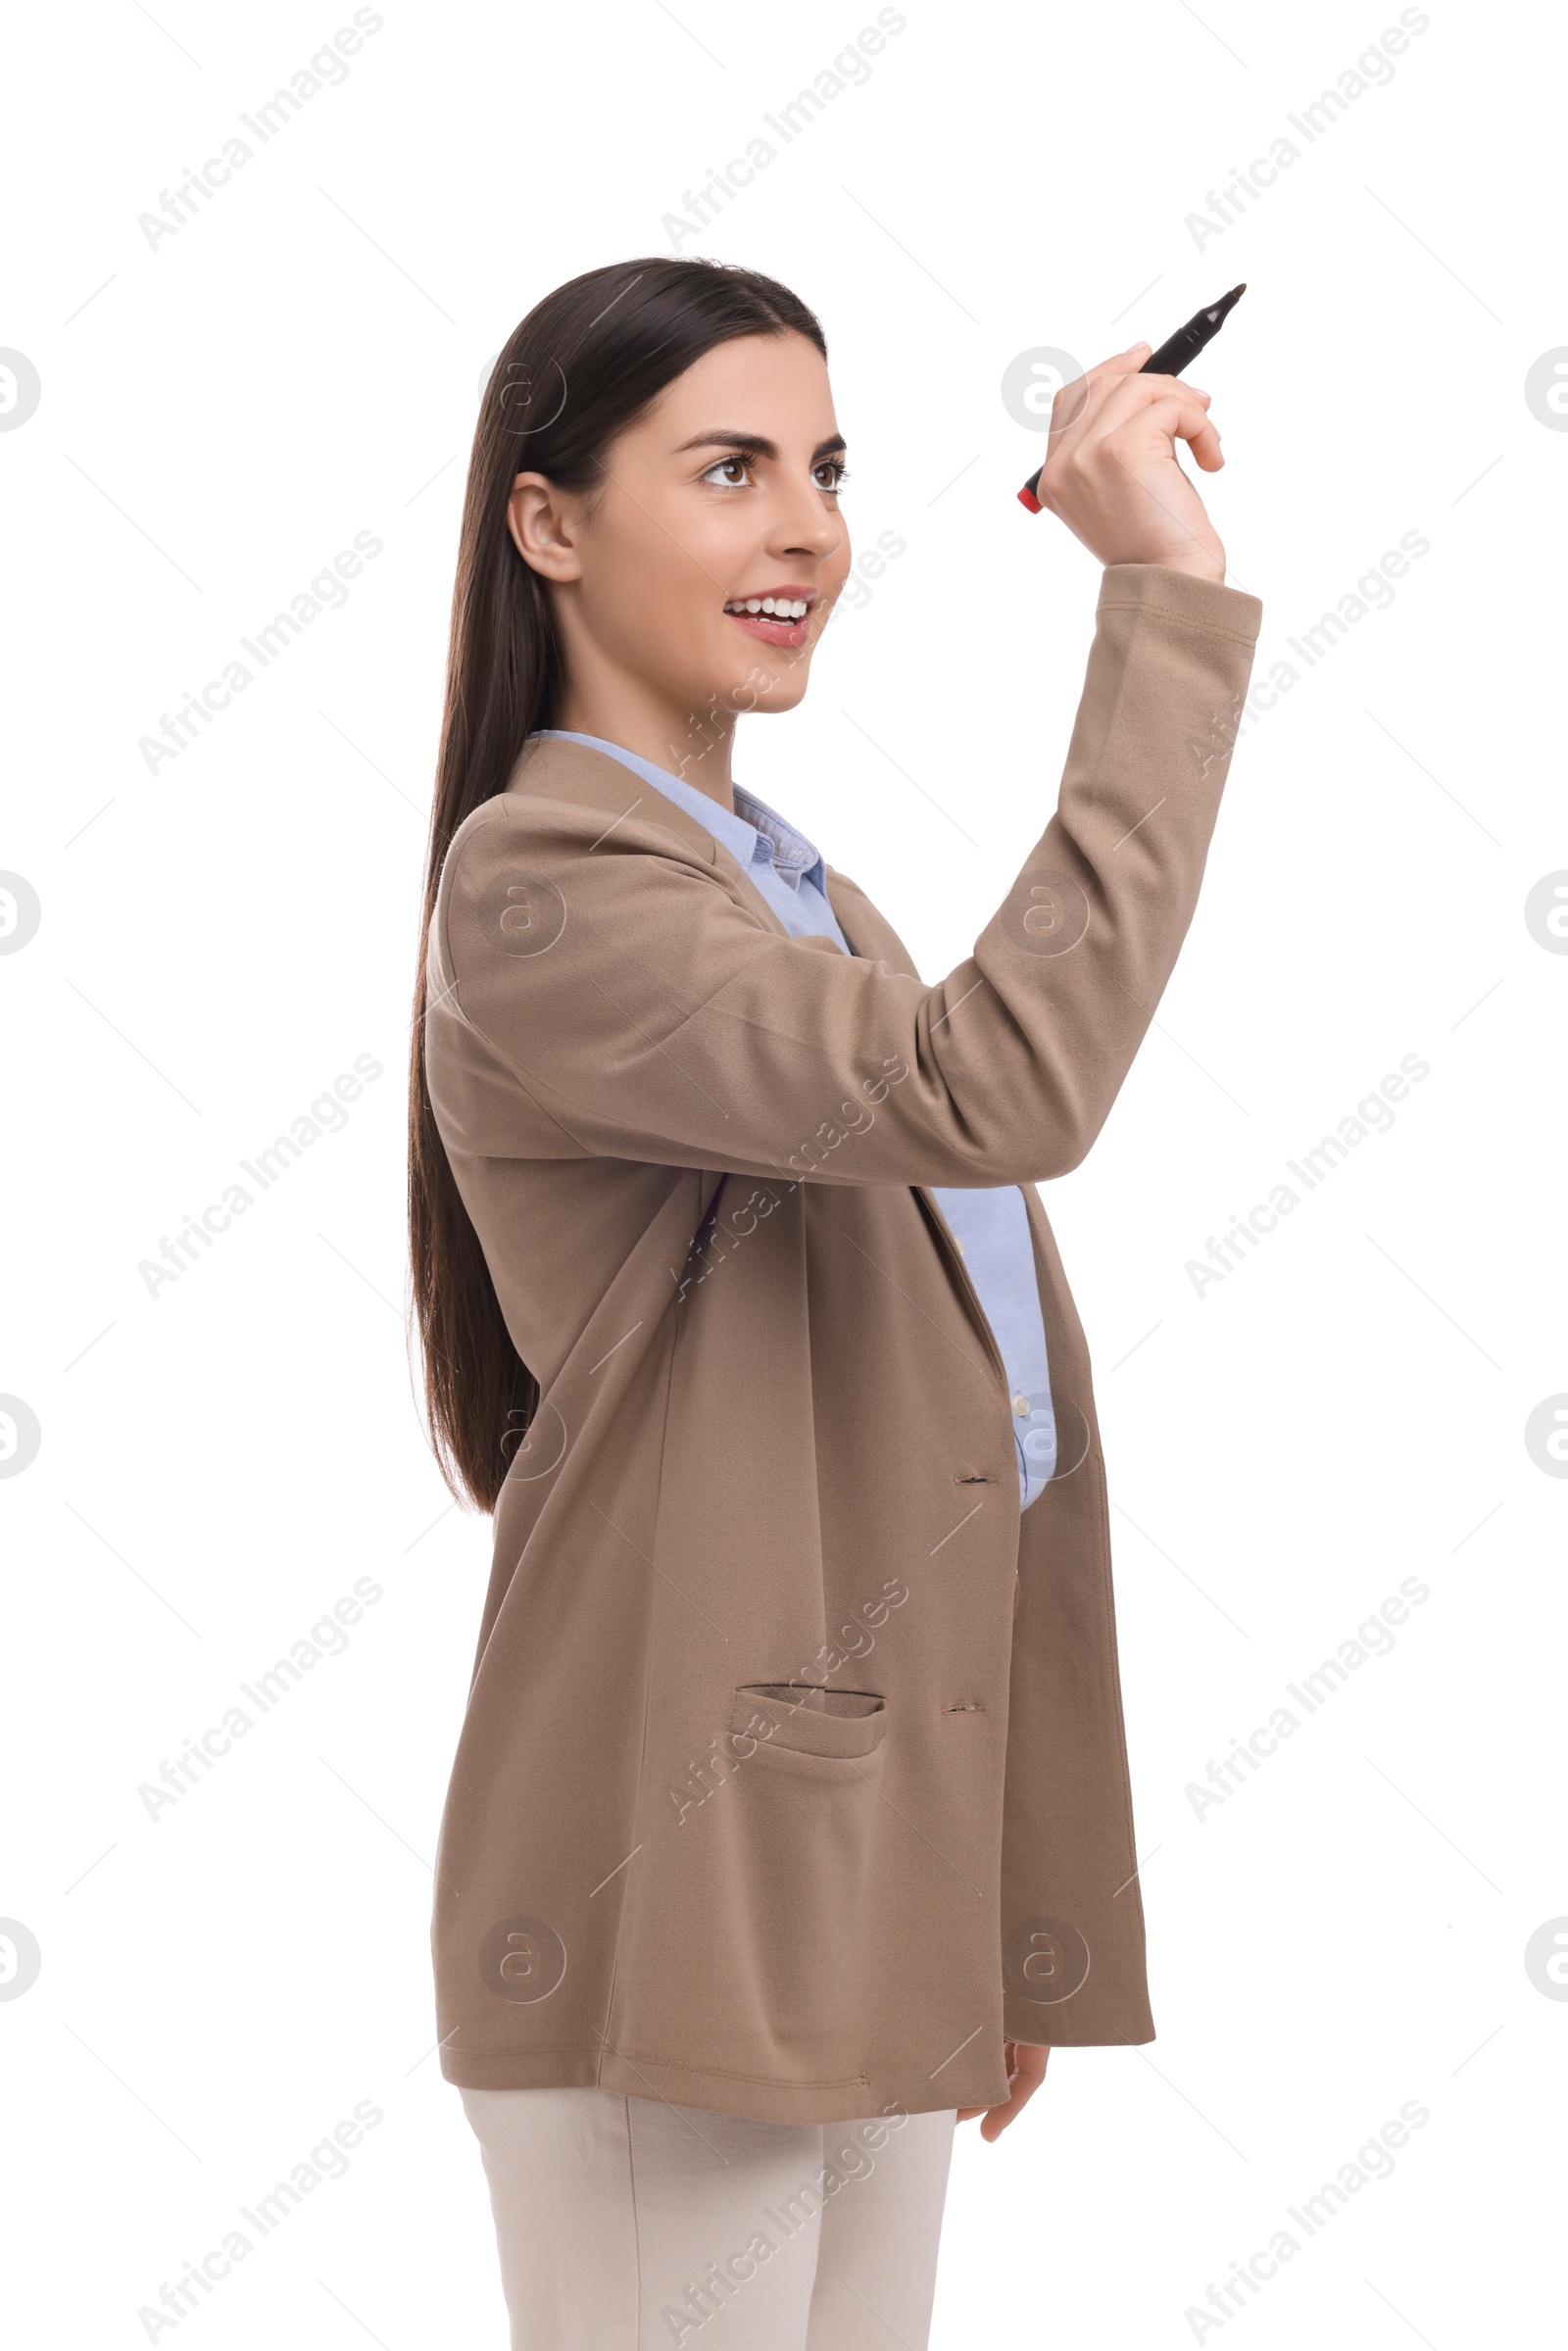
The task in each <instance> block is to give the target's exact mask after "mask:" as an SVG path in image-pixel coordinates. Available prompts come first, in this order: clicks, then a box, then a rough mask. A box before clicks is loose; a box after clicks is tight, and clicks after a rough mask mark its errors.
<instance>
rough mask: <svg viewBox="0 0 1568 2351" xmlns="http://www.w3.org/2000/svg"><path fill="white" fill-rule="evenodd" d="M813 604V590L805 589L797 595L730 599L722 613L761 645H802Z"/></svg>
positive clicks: (814, 595)
mask: <svg viewBox="0 0 1568 2351" xmlns="http://www.w3.org/2000/svg"><path fill="white" fill-rule="evenodd" d="M815 602H816V590H815V589H814V588H809V589H806V590H805V591H804V592H803V593H801V594H798V595H778V596H731V597H730V598H729V599H728V600H727V602H726V603H725V606H724V611H725V613H726V614H727V616H728V617H729V618H730V619H731V620H734V621H736V622H737V623H738V624H739V626H740V627H742V628H743V629H745V631H746V633H747V635H748V636H750V637H756V638H758V639H759V640H760V642H761V643H762V644H764V645H804V644H805V643H806V640H807V638H808V636H809V634H810V630H809V618H810V612H811V607H812V605H814V604H815Z"/></svg>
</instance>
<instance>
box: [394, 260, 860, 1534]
mask: <svg viewBox="0 0 1568 2351" xmlns="http://www.w3.org/2000/svg"><path fill="white" fill-rule="evenodd" d="M786 333H796V334H803V335H806V336H808V337H809V340H810V341H811V342H812V343H814V344H815V345H816V348H817V349H818V351H820V352H821V354H822V356H823V358H824V359H825V358H826V357H827V344H826V341H825V340H824V337H823V334H822V329H821V326H820V325H819V324H818V322H817V320H816V318H815V317H814V316H813V315H812V313H811V312H810V311H809V310H808V309H807V307H806V305H805V303H803V302H801V301H800V300H799V299H798V298H797V296H795V295H794V294H792V293H791V292H790V290H789V288H788V287H787V286H782V285H780V284H779V283H778V282H777V280H776V279H774V278H771V277H763V276H760V275H759V273H758V272H757V271H756V270H753V269H739V268H736V267H734V266H732V265H729V264H727V263H720V262H710V261H700V260H697V259H690V260H680V261H671V260H669V259H667V258H666V257H664V256H662V255H656V256H654V257H653V258H651V259H648V260H643V261H631V262H616V263H613V264H612V265H611V266H610V267H609V268H608V269H589V270H587V271H585V272H584V274H583V275H582V276H581V277H573V278H569V279H568V280H567V282H566V283H565V284H564V285H562V286H558V287H557V288H556V290H555V292H554V293H553V294H547V295H546V296H545V298H544V300H543V301H542V302H540V303H537V304H536V305H535V306H534V308H533V309H532V310H531V311H530V312H529V313H528V316H527V317H526V318H524V319H523V320H522V322H521V324H520V325H519V326H517V327H515V329H514V331H513V334H512V337H511V339H510V341H509V342H508V343H507V345H506V347H505V349H504V350H503V351H502V352H501V354H500V356H499V358H498V359H497V361H496V364H495V366H494V367H493V368H492V370H491V373H490V380H489V382H488V384H487V385H486V387H485V391H484V395H483V398H482V400H481V402H480V408H479V421H478V425H477V428H476V429H475V432H474V436H473V455H472V458H471V459H470V461H469V465H468V485H467V491H466V496H465V499H464V505H463V526H462V532H461V536H460V539H459V545H458V565H457V580H456V584H455V586H454V589H453V596H452V634H451V641H450V646H449V650H448V656H447V686H446V707H445V710H444V712H443V716H442V721H441V749H440V753H439V757H438V760H437V768H436V789H435V800H434V805H433V807H432V808H431V811H430V845H429V855H428V858H427V861H426V866H425V882H424V912H423V918H422V920H421V923H420V929H419V960H418V972H417V979H416V983H415V992H414V1023H413V1032H412V1034H413V1047H412V1053H411V1056H410V1070H409V1251H410V1259H411V1271H412V1290H413V1301H414V1313H415V1319H416V1321H417V1329H418V1336H419V1344H420V1350H421V1353H422V1358H423V1389H424V1400H425V1410H426V1417H427V1423H428V1427H429V1432H430V1441H431V1444H432V1445H433V1446H434V1449H435V1454H436V1459H437V1460H438V1462H439V1463H440V1466H441V1474H442V1476H443V1477H444V1478H445V1480H446V1482H447V1485H448V1486H449V1487H450V1488H451V1490H452V1492H453V1493H454V1494H456V1495H457V1496H458V1498H459V1499H460V1500H461V1499H462V1498H463V1497H464V1495H465V1494H466V1495H467V1496H468V1497H469V1498H470V1499H471V1500H472V1501H473V1502H474V1503H475V1504H476V1505H477V1507H478V1508H479V1509H481V1510H493V1509H494V1508H495V1505H496V1500H497V1497H498V1495H499V1494H500V1492H501V1487H502V1483H503V1480H504V1479H505V1477H506V1474H507V1448H508V1447H509V1446H511V1445H515V1444H516V1443H517V1442H519V1441H520V1439H521V1438H522V1436H523V1435H524V1434H525V1433H526V1430H527V1427H528V1423H529V1422H530V1420H531V1419H532V1418H533V1415H534V1412H535V1410H536V1408H537V1406H538V1402H539V1384H538V1382H537V1380H536V1379H535V1378H534V1376H533V1374H532V1373H531V1372H530V1371H529V1369H528V1367H527V1365H526V1364H525V1363H524V1362H523V1361H522V1359H521V1357H520V1356H519V1355H518V1353H517V1351H516V1349H515V1347H514V1346H513V1344H512V1340H511V1337H510V1335H509V1333H508V1331H507V1326H506V1323H505V1321H504V1319H503V1317H502V1313H501V1307H500V1303H499V1301H498V1299H497V1298H496V1293H495V1286H494V1284H493V1283H492V1281H491V1279H490V1272H489V1268H488V1266H487V1265H486V1263H485V1259H484V1252H483V1250H482V1249H481V1248H480V1246H479V1237H478V1235H477V1234H476V1233H475V1231H474V1229H473V1226H472V1225H471V1224H470V1223H469V1221H468V1215H467V1211H466V1208H465V1207H464V1205H463V1200H462V1198H461V1196H460V1194H459V1192H458V1188H457V1184H456V1182H455V1180H454V1178H453V1174H452V1168H451V1165H450V1163H449V1161H448V1159H447V1154H446V1150H445V1148H444V1146H443V1144H442V1141H441V1137H440V1133H439V1131H438V1129H437V1127H436V1123H435V1116H434V1113H433V1111H432V1109H431V1105H430V1089H429V1086H428V1083H427V1082H426V1076H425V1060H424V1011H425V971H426V960H427V955H428V946H429V936H430V920H431V916H432V914H433V912H434V909H435V903H436V893H437V890H438V888H439V886H440V880H441V867H442V863H443V861H444V859H445V857H446V854H447V851H448V849H449V848H450V846H451V843H452V837H453V835H454V833H456V831H457V829H458V827H459V825H461V824H462V822H463V820H464V818H465V817H466V816H467V815H468V814H470V813H471V811H472V810H473V809H474V808H478V807H479V806H480V805H481V804H482V803H483V802H484V801H487V800H490V799H492V798H493V797H494V795H495V794H496V793H498V792H501V791H504V790H505V789H506V785H507V781H508V778H509V777H510V776H511V774H512V770H513V768H514V766H515V762H516V759H517V756H518V754H519V752H520V751H521V749H522V746H523V743H524V741H525V740H526V738H527V737H528V736H529V735H530V734H531V733H532V732H533V731H534V730H535V728H537V727H544V726H551V725H553V724H554V723H555V712H556V710H557V709H558V707H559V703H560V697H561V690H562V686H563V684H564V669H563V661H562V650H561V645H560V642H559V640H558V637H557V634H556V630H555V627H554V624H553V620H552V616H551V608H550V599H549V596H548V593H547V591H546V587H545V583H544V581H543V580H542V579H541V578H540V576H539V574H538V573H537V572H536V571H534V570H532V569H530V567H529V566H528V564H526V563H524V562H523V560H522V558H521V557H520V556H519V555H518V553H517V550H516V548H515V544H514V542H513V538H512V534H511V531H510V530H509V528H508V525H507V505H508V501H509V499H510V498H511V495H512V485H513V481H514V479H515V476H516V475H517V473H518V472H522V471H538V472H541V473H544V474H547V475H548V476H549V478H550V480H551V481H552V482H554V483H556V484H557V485H558V487H560V488H562V489H566V490H576V491H584V492H588V493H589V494H590V496H593V495H594V494H595V492H596V485H597V494H598V495H602V494H603V490H604V481H603V479H602V478H601V476H602V470H603V469H602V465H601V460H602V457H603V454H604V452H605V450H606V449H607V447H608V445H609V443H610V442H611V441H612V440H613V437H614V436H615V434H617V433H619V432H621V431H623V430H624V429H625V428H626V427H627V426H628V425H630V424H633V423H635V422H636V420H637V418H638V417H639V416H642V415H643V414H644V413H645V411H646V410H647V409H648V408H650V407H651V406H652V404H653V402H654V401H655V400H656V399H657V398H658V397H659V395H660V393H661V392H662V391H663V389H664V388H665V386H666V385H667V384H670V383H672V382H673V381H674V379H675V377H676V376H677V375H680V374H683V373H684V371H685V370H686V368H688V367H691V365H692V364H693V362H694V361H696V360H699V359H701V358H702V356H703V354H704V352H705V351H711V349H712V348H713V346H714V345H715V344H716V343H723V342H727V341H729V340H730V339H731V338H732V337H734V336H736V335H749V334H786Z"/></svg>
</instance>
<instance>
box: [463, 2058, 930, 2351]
mask: <svg viewBox="0 0 1568 2351" xmlns="http://www.w3.org/2000/svg"><path fill="white" fill-rule="evenodd" d="M462 2096H463V2104H464V2109H465V2112H466V2115H467V2117H468V2120H469V2122H470V2123H471V2124H472V2126H473V2129H474V2131H475V2133H476V2134H477V2136H478V2140H479V2147H480V2153H481V2155H482V2157H483V2160H484V2169H485V2176H486V2178H487V2179H488V2180H489V2183H490V2203H491V2209H492V2211H493V2212H494V2214H495V2224H496V2240H497V2244H498V2247H499V2250H500V2254H501V2281H502V2287H503V2290H504V2292H505V2294H506V2300H507V2310H508V2313H509V2315H510V2318H511V2321H512V2351H656V2347H657V2351H664V2346H666V2345H691V2344H701V2345H702V2346H703V2351H872V2347H873V2346H874V2347H875V2351H882V2347H883V2346H884V2345H885V2346H887V2351H898V2346H899V2345H900V2344H901V2343H902V2344H903V2345H904V2346H905V2347H906V2351H926V2343H927V2339H928V2335H929V2329H930V2325H931V2303H932V2297H933V2294H934V2292H935V2289H936V2272H937V2243H938V2239H939V2237H940V2235H941V2230H942V2207H943V2202H944V2199H945V2197H946V2194H947V2185H948V2168H949V2164H950V2162H951V2160H952V2155H953V2127H954V2121H955V2116H954V2112H953V2110H952V2109H951V2108H950V2109H948V2110H947V2111H946V2112H941V2113H935V2114H914V2115H907V2114H893V2115H884V2116H878V2117H875V2118H872V2119H870V2120H867V2121H864V2122H856V2123H800V2124H796V2123H759V2122H752V2121H748V2120H746V2119H745V2118H743V2117H741V2116H738V2115H725V2114H709V2113H707V2112H706V2111H705V2110H703V2109H702V2108H698V2107H692V2106H672V2105H670V2104H668V2103H667V2102H666V2101H665V2100H663V2099H660V2098H628V2097H623V2096H621V2095H620V2094H619V2093H618V2092H615V2091H611V2090H602V2089H465V2090H464V2091H463V2092H462Z"/></svg>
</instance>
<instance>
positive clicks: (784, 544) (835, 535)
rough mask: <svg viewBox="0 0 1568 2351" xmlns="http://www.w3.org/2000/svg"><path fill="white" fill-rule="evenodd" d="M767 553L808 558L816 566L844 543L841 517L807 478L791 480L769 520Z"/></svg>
mask: <svg viewBox="0 0 1568 2351" xmlns="http://www.w3.org/2000/svg"><path fill="white" fill-rule="evenodd" d="M771 523H772V527H771V528H770V530H769V532H768V553H769V554H770V555H773V556H776V557H784V556H790V555H804V556H809V557H810V558H811V559H812V560H813V561H815V562H820V561H821V560H822V558H823V557H824V556H829V555H831V554H832V553H833V551H834V550H835V548H837V547H839V546H841V545H842V544H843V541H844V517H843V515H842V514H840V513H839V511H838V509H837V507H836V506H835V505H834V503H833V501H832V500H831V499H830V498H828V497H826V496H824V494H823V493H822V491H820V490H819V489H818V488H817V487H816V485H815V483H814V482H812V481H811V479H810V478H809V475H808V477H807V478H806V479H805V480H804V481H802V480H798V479H794V478H792V479H791V480H790V481H789V483H788V485H787V487H786V488H785V489H784V491H783V493H782V495H781V496H780V499H779V502H778V506H777V510H776V512H775V514H774V515H773V516H772V517H771Z"/></svg>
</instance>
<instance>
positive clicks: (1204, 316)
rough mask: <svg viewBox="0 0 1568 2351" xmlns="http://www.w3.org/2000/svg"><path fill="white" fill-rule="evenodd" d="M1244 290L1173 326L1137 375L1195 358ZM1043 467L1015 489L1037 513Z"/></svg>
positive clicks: (1172, 371) (1177, 368)
mask: <svg viewBox="0 0 1568 2351" xmlns="http://www.w3.org/2000/svg"><path fill="white" fill-rule="evenodd" d="M1246 291H1247V286H1246V283H1245V281H1244V282H1243V283H1242V284H1241V285H1239V286H1232V288H1231V290H1230V292H1229V293H1228V294H1222V295H1221V296H1220V298H1219V300H1218V301H1217V302H1215V303H1211V304H1210V305H1209V308H1208V309H1207V310H1206V311H1197V312H1195V313H1194V315H1193V317H1192V318H1189V319H1188V321H1187V324H1186V325H1185V326H1178V327H1177V329H1176V332H1175V333H1174V334H1173V335H1172V336H1171V338H1170V340H1169V342H1168V343H1161V345H1160V347H1159V349H1158V350H1157V351H1152V352H1151V353H1150V355H1149V357H1148V359H1146V360H1145V362H1144V364H1143V366H1142V367H1140V368H1139V369H1138V373H1139V374H1140V375H1180V373H1181V371H1182V369H1183V368H1184V367H1187V366H1189V365H1190V363H1191V362H1192V361H1193V360H1195V359H1197V357H1198V355H1199V353H1200V352H1201V350H1202V348H1203V345H1204V344H1205V343H1211V342H1212V341H1213V339H1214V337H1215V336H1216V335H1217V334H1218V332H1219V330H1220V328H1221V327H1222V326H1223V325H1224V323H1225V321H1226V319H1227V318H1229V317H1230V314H1231V312H1232V311H1233V310H1234V309H1235V308H1236V305H1237V304H1238V303H1239V302H1240V300H1241V299H1242V296H1243V295H1244V294H1245V293H1246ZM1044 471H1045V467H1044V465H1037V466H1036V467H1035V469H1034V471H1033V473H1031V474H1030V476H1029V479H1028V480H1027V481H1026V482H1025V483H1024V485H1023V488H1022V489H1021V490H1020V491H1019V492H1018V503H1019V505H1020V506H1026V507H1027V508H1028V509H1029V512H1030V514H1039V512H1040V501H1039V499H1038V498H1037V497H1036V496H1035V491H1036V489H1037V488H1038V487H1039V483H1040V476H1041V474H1042V473H1043V472H1044Z"/></svg>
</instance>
